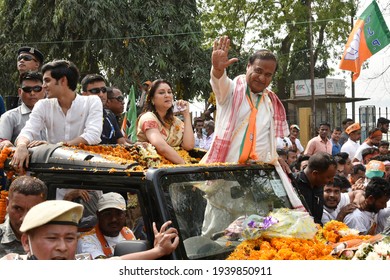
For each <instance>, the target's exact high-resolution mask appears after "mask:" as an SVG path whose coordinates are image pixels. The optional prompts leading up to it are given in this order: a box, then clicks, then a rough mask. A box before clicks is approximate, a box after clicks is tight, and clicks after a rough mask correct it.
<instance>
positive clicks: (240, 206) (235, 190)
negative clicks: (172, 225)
mask: <svg viewBox="0 0 390 280" xmlns="http://www.w3.org/2000/svg"><path fill="white" fill-rule="evenodd" d="M161 182H162V187H163V189H164V191H165V192H168V193H169V197H170V199H171V204H172V209H170V210H171V211H174V215H173V216H175V217H176V220H177V224H178V228H179V230H180V235H181V237H182V238H183V240H184V241H183V242H184V246H185V249H186V253H187V256H188V258H189V259H199V258H213V256H214V257H216V256H217V255H219V257H220V256H221V254H222V255H223V254H225V255H227V254H228V253H229V252H231V251H232V250H233V249H234V248H235V246H237V245H238V244H239V243H240V242H241V241H242V239H241V238H240V236H239V235H238V236H227V235H226V234H225V233H226V232H225V229H226V228H227V227H229V225H231V224H232V223H233V222H234V221H235V220H236V219H238V218H240V217H242V216H244V217H247V216H250V215H252V214H257V215H260V216H267V215H268V213H269V212H270V211H272V210H273V209H276V208H291V203H290V201H289V199H288V197H287V194H286V191H285V189H284V187H283V184H282V182H281V180H280V178H279V176H278V174H277V172H276V171H275V169H273V168H272V169H271V168H268V169H267V168H266V169H243V170H233V171H216V172H202V173H201V172H199V173H192V174H190V175H188V174H181V175H180V174H179V175H178V174H175V175H171V174H169V175H165V176H163V177H162V181H161Z"/></svg>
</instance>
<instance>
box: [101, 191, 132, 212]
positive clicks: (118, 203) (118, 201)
mask: <svg viewBox="0 0 390 280" xmlns="http://www.w3.org/2000/svg"><path fill="white" fill-rule="evenodd" d="M97 207H98V211H99V212H101V211H103V210H105V209H108V208H114V209H118V210H122V211H125V210H126V201H125V199H124V198H123V196H122V195H121V194H119V193H116V192H109V193H105V194H103V195H102V196H101V197H100V198H99V201H98V206H97Z"/></svg>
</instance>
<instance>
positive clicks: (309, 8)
mask: <svg viewBox="0 0 390 280" xmlns="http://www.w3.org/2000/svg"><path fill="white" fill-rule="evenodd" d="M307 6H308V16H309V34H308V36H309V55H310V88H311V111H312V131H311V134H312V136H315V134H316V125H317V117H316V116H317V113H316V98H315V92H314V57H313V38H312V16H311V0H308V1H307Z"/></svg>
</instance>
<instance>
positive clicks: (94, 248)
mask: <svg viewBox="0 0 390 280" xmlns="http://www.w3.org/2000/svg"><path fill="white" fill-rule="evenodd" d="M103 236H104V238H105V239H106V241H107V243H108V245H109V246H110V249H111V252H112V253H114V249H115V246H116V244H118V243H119V242H121V241H124V240H126V239H125V238H124V237H123V235H122V233H120V232H119V234H118V236H115V237H110V236H105V235H103ZM82 253H89V254H91V256H92V259H95V258H96V257H98V256H105V254H104V252H103V248H102V245H101V244H100V241H99V239H98V238H97V236H96V234H95V233H94V234H86V235H82V236H81V237H80V238H79V240H78V241H77V254H82Z"/></svg>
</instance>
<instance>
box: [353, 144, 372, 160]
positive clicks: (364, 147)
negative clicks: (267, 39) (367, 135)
mask: <svg viewBox="0 0 390 280" xmlns="http://www.w3.org/2000/svg"><path fill="white" fill-rule="evenodd" d="M372 147H376V146H370V145H368V144H367V143H366V142H363V144H361V145H360V146H359V148H358V149H357V150H356V153H355V156H354V158H356V159H357V160H359V161H360V162H363V156H362V151H363V150H364V149H367V148H372Z"/></svg>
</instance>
